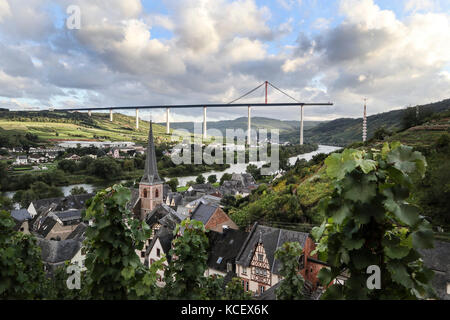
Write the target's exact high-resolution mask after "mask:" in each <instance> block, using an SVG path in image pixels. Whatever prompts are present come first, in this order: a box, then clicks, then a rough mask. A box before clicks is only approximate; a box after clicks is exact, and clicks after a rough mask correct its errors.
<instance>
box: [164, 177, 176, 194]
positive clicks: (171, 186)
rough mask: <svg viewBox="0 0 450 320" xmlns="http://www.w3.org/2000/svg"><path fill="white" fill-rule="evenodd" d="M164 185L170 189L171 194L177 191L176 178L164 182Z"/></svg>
mask: <svg viewBox="0 0 450 320" xmlns="http://www.w3.org/2000/svg"><path fill="white" fill-rule="evenodd" d="M166 184H168V185H169V187H170V189H171V190H172V191H173V192H176V191H177V187H178V184H179V182H178V179H177V178H172V179H170V180H169V181H168V182H166Z"/></svg>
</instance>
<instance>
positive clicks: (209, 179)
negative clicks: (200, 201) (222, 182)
mask: <svg viewBox="0 0 450 320" xmlns="http://www.w3.org/2000/svg"><path fill="white" fill-rule="evenodd" d="M208 182H209V183H211V184H213V183H216V182H217V176H216V175H215V174H212V175H210V176H208Z"/></svg>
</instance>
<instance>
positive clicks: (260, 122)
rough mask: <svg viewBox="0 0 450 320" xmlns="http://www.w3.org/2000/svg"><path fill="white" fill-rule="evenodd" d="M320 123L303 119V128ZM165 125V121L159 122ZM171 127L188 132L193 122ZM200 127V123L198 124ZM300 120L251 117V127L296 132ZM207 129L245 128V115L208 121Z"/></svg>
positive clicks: (191, 129)
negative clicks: (231, 118)
mask: <svg viewBox="0 0 450 320" xmlns="http://www.w3.org/2000/svg"><path fill="white" fill-rule="evenodd" d="M319 123H321V122H320V121H305V122H304V125H305V128H307V129H309V128H313V127H314V126H316V125H318V124H319ZM159 124H161V125H165V123H159ZM170 126H171V128H173V129H186V130H188V131H189V132H193V131H194V123H193V122H173V123H171V124H170ZM200 128H201V124H200ZM299 128H300V122H299V121H294V120H278V119H270V118H264V117H252V129H267V130H270V129H279V130H280V133H283V132H289V131H292V130H296V131H297V132H298V130H299ZM208 129H218V130H220V131H221V132H222V133H223V134H224V135H225V133H226V131H225V130H226V129H242V130H244V131H246V130H247V117H241V118H237V119H234V120H221V121H208Z"/></svg>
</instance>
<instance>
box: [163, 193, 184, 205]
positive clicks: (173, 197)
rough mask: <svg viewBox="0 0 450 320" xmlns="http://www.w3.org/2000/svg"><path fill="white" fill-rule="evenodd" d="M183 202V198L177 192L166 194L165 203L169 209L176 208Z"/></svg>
mask: <svg viewBox="0 0 450 320" xmlns="http://www.w3.org/2000/svg"><path fill="white" fill-rule="evenodd" d="M182 201H183V196H182V195H181V193H178V192H170V193H169V194H167V197H166V200H165V203H166V204H167V205H168V206H171V207H175V208H176V207H178V205H180V204H181V202H182Z"/></svg>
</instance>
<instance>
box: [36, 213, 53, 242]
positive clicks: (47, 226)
mask: <svg viewBox="0 0 450 320" xmlns="http://www.w3.org/2000/svg"><path fill="white" fill-rule="evenodd" d="M56 223H57V221H56V220H55V219H54V218H53V217H52V216H47V217H46V218H45V220H44V221H43V222H42V224H41V226H40V227H39V229H38V230H37V231H36V232H37V233H38V234H40V235H41V236H42V237H44V238H45V237H46V236H47V235H48V234H49V233H50V231H51V230H52V229H53V227H54V226H55V224H56Z"/></svg>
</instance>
